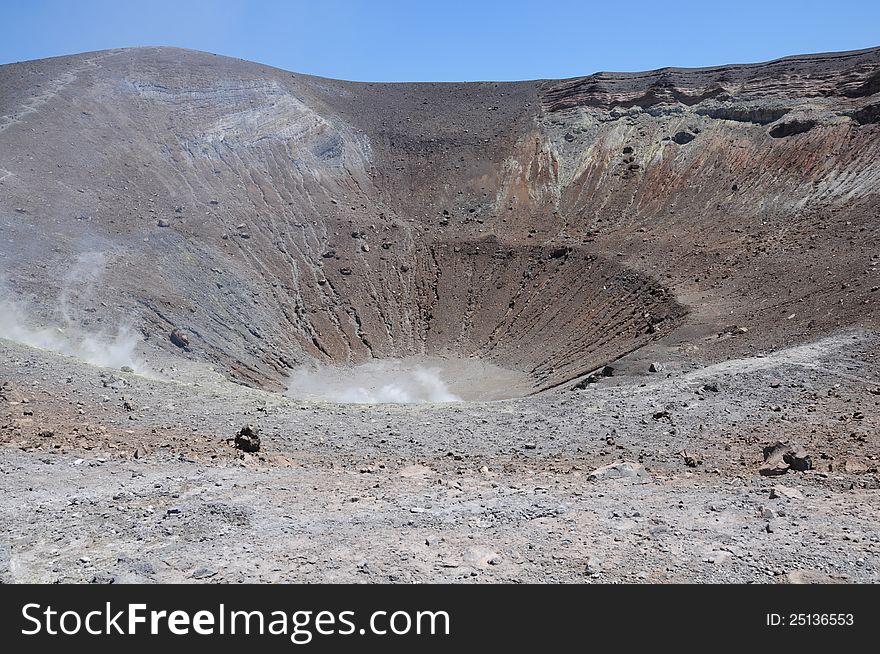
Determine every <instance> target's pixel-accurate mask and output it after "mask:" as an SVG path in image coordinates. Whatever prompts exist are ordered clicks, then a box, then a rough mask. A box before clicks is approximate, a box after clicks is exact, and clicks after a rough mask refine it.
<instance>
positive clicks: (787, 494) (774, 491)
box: [770, 484, 804, 500]
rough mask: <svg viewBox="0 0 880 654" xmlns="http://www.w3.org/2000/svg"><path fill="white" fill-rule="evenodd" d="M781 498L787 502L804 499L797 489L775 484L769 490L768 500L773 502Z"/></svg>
mask: <svg viewBox="0 0 880 654" xmlns="http://www.w3.org/2000/svg"><path fill="white" fill-rule="evenodd" d="M781 497H784V498H786V499H789V500H802V499H804V494H803V493H801V492H800V491H799V490H798V489H797V488H791V487H790V486H783V485H782V484H777V485H776V486H774V487H773V488H771V489H770V499H771V500H775V499H778V498H781Z"/></svg>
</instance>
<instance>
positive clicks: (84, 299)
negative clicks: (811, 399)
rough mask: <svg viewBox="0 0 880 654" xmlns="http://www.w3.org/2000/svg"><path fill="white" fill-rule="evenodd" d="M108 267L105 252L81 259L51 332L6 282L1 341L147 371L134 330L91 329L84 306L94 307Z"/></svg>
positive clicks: (0, 303)
mask: <svg viewBox="0 0 880 654" xmlns="http://www.w3.org/2000/svg"><path fill="white" fill-rule="evenodd" d="M105 266H106V257H105V256H104V255H103V254H102V253H100V252H90V253H85V254H82V255H80V256H79V257H78V258H77V260H76V262H75V263H74V264H73V266H72V267H71V268H70V270H69V272H68V273H67V274H66V275H65V277H64V280H63V284H62V287H61V290H60V292H59V295H58V301H57V305H56V307H57V313H58V316H59V318H60V321H59V323H58V324H57V325H55V326H50V327H47V326H37V325H39V323H40V321H38V320H36V319H35V318H34V316H33V315H31V312H29V311H28V310H27V308H26V307H25V306H24V305H23V303H22V302H21V301H20V300H18V299H16V296H15V294H14V293H13V292H12V291H11V290H10V289H9V287H8V286H7V285H6V284H5V283H3V281H2V280H0V338H4V339H7V340H10V341H15V342H17V343H22V344H23V345H29V346H30V347H35V348H39V349H42V350H49V351H51V352H58V353H60V354H65V355H67V356H71V357H75V358H77V359H81V360H82V361H85V362H86V363H90V364H92V365H96V366H103V367H106V368H122V367H126V366H128V367H130V368H133V369H134V370H136V371H138V372H146V371H147V370H146V365H145V364H144V362H143V360H142V359H141V358H140V356H139V355H138V353H137V346H138V342H139V340H140V339H139V338H138V336H137V335H136V334H135V333H133V332H132V330H131V329H130V328H128V327H125V326H121V327H117V328H115V330H109V331H108V330H107V329H97V330H96V329H92V328H89V327H87V326H88V325H90V323H91V319H90V318H89V317H88V316H86V315H85V312H84V310H83V307H84V305H86V304H88V303H89V300H90V299H91V296H92V294H93V291H94V287H95V284H96V283H97V282H98V280H99V279H100V277H101V276H102V275H103V273H104V268H105ZM43 324H44V325H45V321H43Z"/></svg>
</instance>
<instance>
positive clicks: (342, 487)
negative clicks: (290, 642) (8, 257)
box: [0, 332, 880, 582]
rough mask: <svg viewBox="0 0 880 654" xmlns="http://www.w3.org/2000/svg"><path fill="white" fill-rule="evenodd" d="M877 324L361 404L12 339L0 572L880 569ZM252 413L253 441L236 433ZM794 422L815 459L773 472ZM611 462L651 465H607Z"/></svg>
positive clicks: (454, 573) (486, 576)
mask: <svg viewBox="0 0 880 654" xmlns="http://www.w3.org/2000/svg"><path fill="white" fill-rule="evenodd" d="M877 343H878V339H877V336H876V335H872V334H867V333H863V332H858V333H856V332H851V333H841V334H838V335H835V336H833V337H829V338H827V339H823V340H821V341H819V342H816V343H813V344H810V345H805V346H799V347H794V348H790V349H787V350H782V351H778V352H770V353H766V355H763V356H756V357H752V358H747V359H738V360H731V361H728V362H725V363H720V364H715V365H709V366H695V365H692V364H689V363H688V362H687V360H686V358H685V357H683V356H682V354H681V352H680V351H679V352H676V351H674V350H675V348H668V349H665V350H659V349H655V351H653V352H641V353H639V356H638V357H636V356H632V357H628V358H627V359H625V360H623V361H621V362H619V365H618V370H619V374H615V376H614V377H611V378H608V379H605V380H603V381H600V382H599V383H597V384H594V385H591V386H590V387H589V388H587V389H586V390H582V391H574V390H560V391H556V392H551V393H548V394H544V395H542V396H539V397H536V398H529V399H522V400H507V401H500V402H491V403H482V404H481V403H462V404H447V405H420V406H402V405H367V406H364V405H333V404H322V403H299V402H297V401H294V400H288V399H285V398H283V397H281V396H278V395H275V394H271V393H265V392H262V391H256V390H250V389H246V388H244V387H241V386H238V385H235V384H232V383H230V382H227V381H224V380H222V379H221V378H220V377H219V376H218V375H214V374H210V373H202V372H199V371H198V370H195V369H193V370H189V371H186V372H185V373H183V372H182V373H181V376H182V377H184V378H186V379H187V381H185V382H171V381H164V382H162V381H154V380H150V379H146V378H143V377H139V376H137V375H132V374H126V373H120V372H118V371H110V370H105V369H100V368H96V367H92V366H88V365H84V364H82V363H79V362H77V361H75V360H72V359H68V358H63V357H59V356H58V355H55V354H51V353H44V352H41V351H38V350H34V349H31V348H26V347H22V346H18V345H15V344H11V343H9V342H2V345H0V348H2V358H0V360H2V364H0V378H2V379H3V380H5V381H6V383H5V385H4V387H3V396H4V398H5V399H4V401H3V406H2V409H3V417H2V422H3V428H2V432H0V433H2V439H3V444H4V447H3V448H2V449H0V461H2V464H0V471H2V479H3V483H2V485H3V488H4V502H3V504H2V508H0V512H2V513H0V515H2V519H0V525H2V532H0V543H2V545H0V547H2V549H0V551H2V554H3V567H4V571H3V574H4V578H5V579H6V580H15V581H40V582H56V581H61V582H89V581H109V580H111V579H112V580H114V581H116V582H124V581H187V580H210V581H230V582H235V581H363V582H381V581H400V582H409V581H426V582H432V581H509V582H543V581H547V582H553V581H560V582H561V581H575V582H579V581H601V582H640V581H646V582H650V581H662V582H673V581H698V582H785V581H803V580H822V581H832V580H833V581H850V582H877V581H880V564H878V561H880V557H878V554H880V476H878V471H877V465H878V460H880V459H878V457H880V447H878V440H877V438H876V434H877V428H878V416H880V375H878V367H880V366H878V363H880V362H878V360H877V354H876V352H877ZM652 356H657V357H662V358H660V359H658V360H660V361H662V362H663V363H664V364H665V370H664V371H663V372H661V373H654V374H650V373H647V372H646V369H647V365H646V363H645V361H646V359H645V357H648V359H650V358H651V357H652ZM109 375H113V377H109ZM108 379H110V380H114V379H115V380H118V379H123V380H125V381H124V384H125V385H124V386H122V387H119V388H113V387H112V386H111V387H108V386H105V385H104V382H105V381H107V380H108ZM115 385H116V386H121V384H120V382H118V381H115ZM706 385H710V386H712V388H716V387H717V389H718V390H717V391H711V390H706V389H705V387H706ZM125 402H128V403H129V407H130V408H131V410H130V411H129V410H127V409H126V408H124V404H125ZM59 407H63V409H64V410H63V411H59V410H58V408H59ZM664 410H665V411H667V412H668V417H661V418H659V419H655V418H654V415H655V414H657V413H658V412H659V411H664ZM248 422H249V423H252V424H255V425H257V426H258V427H259V428H260V429H261V431H262V436H263V450H262V451H261V452H260V454H258V455H248V454H242V453H240V452H238V451H237V450H235V449H234V447H233V446H232V445H231V444H230V443H228V442H227V439H228V438H230V437H231V436H233V434H234V433H235V432H236V431H237V428H238V427H239V426H240V425H241V424H244V423H248ZM47 432H51V434H49V433H47ZM777 439H782V440H786V441H791V442H796V443H800V444H802V445H803V446H804V447H805V448H806V449H807V451H808V452H809V453H810V454H811V456H812V459H813V461H814V469H813V470H810V471H807V472H795V471H789V472H788V473H786V474H784V475H782V476H780V477H772V478H767V477H763V476H761V475H760V474H759V472H758V470H759V467H760V465H761V464H762V462H763V459H762V454H761V450H762V447H763V446H764V445H766V444H768V443H769V442H772V441H774V440H777ZM682 452H687V454H688V455H689V456H690V457H692V459H694V460H695V461H692V463H695V464H696V465H695V466H694V467H689V465H688V463H687V462H686V461H685V455H684V454H682ZM617 461H632V462H641V463H643V464H644V466H645V468H646V472H647V474H648V477H645V478H640V479H600V480H594V481H590V480H589V479H588V476H589V473H590V472H591V471H592V470H593V469H594V468H597V467H599V466H602V465H605V464H607V463H612V462H617ZM780 484H781V485H783V486H785V487H788V488H791V489H795V491H796V492H799V493H800V494H801V495H802V496H803V498H802V499H800V498H797V499H790V498H785V497H781V498H775V499H771V489H772V488H773V487H774V486H777V485H780Z"/></svg>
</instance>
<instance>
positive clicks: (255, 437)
mask: <svg viewBox="0 0 880 654" xmlns="http://www.w3.org/2000/svg"><path fill="white" fill-rule="evenodd" d="M235 447H237V448H238V449H240V450H241V451H242V452H259V451H260V431H259V430H258V429H257V428H256V427H254V426H253V425H245V426H244V427H242V428H241V429H239V430H238V433H237V434H236V435H235Z"/></svg>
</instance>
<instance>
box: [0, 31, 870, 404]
mask: <svg viewBox="0 0 880 654" xmlns="http://www.w3.org/2000/svg"><path fill="white" fill-rule="evenodd" d="M878 75H880V50H868V51H861V52H853V53H841V54H829V55H814V56H805V57H794V58H789V59H784V60H780V61H776V62H771V63H769V64H762V65H749V66H727V67H722V68H713V69H701V70H679V69H663V70H659V71H654V72H651V73H643V74H611V73H599V74H596V75H592V76H590V77H585V78H577V79H572V80H563V81H535V82H519V83H504V84H502V83H497V84H496V83H478V84H362V83H349V82H340V81H333V80H326V79H318V78H312V77H307V76H302V75H296V74H291V73H287V72H284V71H280V70H277V69H272V68H268V67H265V66H260V65H257V64H253V63H249V62H244V61H239V60H233V59H227V58H222V57H217V56H212V55H207V54H203V53H198V52H191V51H184V50H177V49H166V48H147V49H133V50H118V51H106V52H100V53H91V54H85V55H79V56H74V57H63V58H58V59H51V60H44V61H35V62H26V63H21V64H12V65H7V66H3V67H0V116H2V125H0V130H2V131H0V145H2V147H0V177H2V180H0V221H2V225H3V232H4V238H3V239H2V242H0V255H2V259H0V261H2V262H3V273H4V275H5V277H6V280H5V281H6V286H7V288H9V289H11V291H12V293H13V294H14V296H15V297H16V298H17V299H18V300H20V301H22V300H23V301H24V302H25V304H26V305H28V307H29V311H30V312H31V313H32V314H34V316H35V317H34V320H35V321H38V322H40V323H41V324H53V323H58V322H60V317H59V315H58V313H59V297H61V296H62V295H65V294H68V293H69V287H70V286H71V276H72V275H73V277H74V278H75V281H76V280H80V281H81V280H82V278H84V277H85V278H89V276H91V281H92V284H91V285H90V286H89V289H90V291H89V293H84V292H79V293H77V294H76V301H75V302H71V303H69V306H68V308H67V309H66V310H65V311H66V315H65V316H64V318H65V320H68V321H70V320H72V321H73V322H74V323H76V324H81V323H83V322H90V324H92V326H95V325H96V324H97V325H98V326H103V327H104V328H106V329H111V330H112V329H115V328H116V327H117V326H118V325H120V324H131V323H133V324H131V326H132V327H134V328H136V329H138V330H140V331H141V332H142V333H143V335H144V337H145V338H146V339H147V340H148V345H149V344H150V343H151V344H153V345H152V347H154V348H160V349H164V350H167V351H170V352H173V353H174V354H176V355H178V356H187V357H190V358H193V359H198V360H205V361H209V362H212V363H214V364H216V365H218V366H219V368H220V369H221V370H223V371H224V372H225V373H226V374H227V375H228V376H230V377H231V378H234V379H237V380H239V381H242V382H244V383H247V384H249V385H253V386H257V387H262V388H267V389H279V388H282V387H283V386H284V384H285V379H286V377H287V375H288V374H289V371H290V369H291V368H295V367H297V366H298V365H300V364H302V363H305V362H310V361H320V362H332V363H343V364H345V363H353V362H360V361H364V360H367V359H370V358H374V357H375V358H384V357H403V356H411V355H420V354H426V355H441V356H453V357H461V358H467V357H470V356H479V357H481V358H485V359H487V360H489V361H490V362H491V363H493V364H497V365H500V366H502V367H505V368H508V369H511V370H515V371H518V372H520V373H523V374H525V375H527V376H528V378H529V380H530V381H529V382H528V383H527V384H525V386H524V387H523V388H522V389H521V391H520V392H523V393H525V392H531V391H533V390H537V389H542V388H548V387H553V386H556V385H558V384H560V383H563V382H565V381H568V380H572V379H575V378H577V377H579V376H581V375H583V374H585V373H587V372H589V371H591V370H593V369H595V368H597V367H599V366H601V365H603V364H605V363H608V362H610V361H613V360H614V359H615V358H617V357H619V356H620V355H622V354H624V353H626V352H628V351H631V350H633V349H635V348H637V347H639V346H640V345H643V344H644V343H645V342H647V340H649V339H653V338H659V337H663V336H664V335H665V334H668V333H669V331H670V330H671V329H673V328H674V327H675V326H677V325H679V324H680V323H681V322H682V320H683V318H684V315H685V314H686V313H690V317H689V318H688V319H687V320H688V322H690V323H691V324H693V325H704V327H701V328H705V329H710V330H721V329H724V328H725V327H727V326H729V325H734V324H735V325H738V326H746V327H747V328H748V329H749V333H748V335H747V336H746V337H744V338H741V339H738V340H736V341H735V343H730V342H726V343H722V344H720V345H719V347H718V348H716V349H718V352H717V353H716V352H714V351H712V352H706V353H705V355H706V356H707V357H709V358H711V357H713V356H720V355H724V356H727V355H732V354H738V353H742V352H744V351H748V348H750V347H752V346H754V345H755V344H759V345H762V346H763V345H782V344H785V343H788V342H791V341H793V340H805V339H807V338H809V337H811V336H816V335H821V334H823V333H827V332H829V331H830V330H832V329H833V328H836V327H843V326H851V325H862V326H875V325H876V320H877V311H876V306H877V305H876V301H877V295H876V293H875V292H872V291H871V289H872V288H873V287H874V286H875V285H876V281H877V276H876V264H877V259H876V257H877V256H878V251H877V249H876V243H877V236H878V232H877V230H878V215H877V210H876V206H877V205H878V202H877V189H878V182H880V163H878V158H877V156H876V153H877V144H878V134H880V127H878V123H877V102H878V96H877V88H876V87H877V83H878V82H877V80H878ZM95 253H100V256H101V258H102V260H101V267H100V270H97V271H95V270H94V269H92V268H89V267H88V266H86V267H85V268H86V271H85V272H86V273H87V274H85V273H83V271H82V269H83V267H84V266H83V265H82V262H83V261H86V262H90V261H91V260H92V259H91V258H90V257H92V258H93V255H94V254H95ZM474 255H476V256H474ZM872 257H873V258H872ZM72 261H79V262H80V263H79V264H77V265H75V266H73V267H71V262H72ZM71 271H72V272H71ZM77 271H79V272H77ZM80 286H81V287H82V286H83V284H80ZM56 289H57V290H56ZM80 291H82V288H80ZM71 314H75V315H71ZM789 316H793V317H791V318H790V319H788V318H789ZM706 325H708V326H706ZM175 328H177V329H180V330H182V331H184V332H185V333H186V334H187V336H188V341H189V346H188V348H187V350H186V351H181V350H179V349H178V348H176V347H175V346H174V345H173V344H172V343H170V341H169V338H168V337H169V335H170V333H171V331H172V330H173V329H175ZM538 334H540V336H538Z"/></svg>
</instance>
